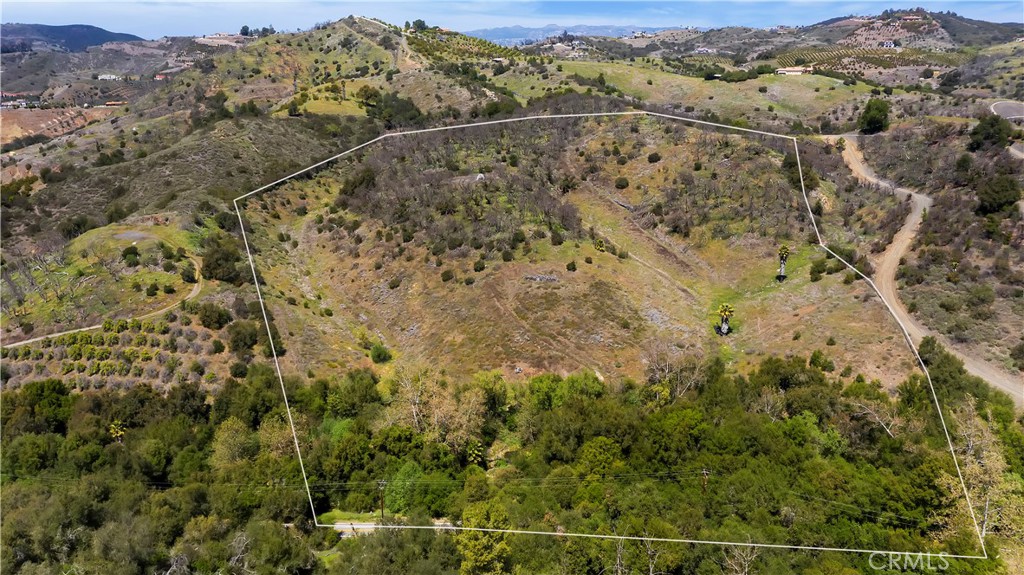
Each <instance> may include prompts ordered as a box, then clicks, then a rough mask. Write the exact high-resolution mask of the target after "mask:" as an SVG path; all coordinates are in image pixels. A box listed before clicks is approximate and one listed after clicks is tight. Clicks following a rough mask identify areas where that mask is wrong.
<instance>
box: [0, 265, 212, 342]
mask: <svg viewBox="0 0 1024 575" xmlns="http://www.w3.org/2000/svg"><path fill="white" fill-rule="evenodd" d="M189 261H191V262H192V265H193V266H195V268H196V283H195V284H194V285H193V286H192V290H191V291H189V292H188V295H186V296H185V297H183V298H181V299H180V300H178V301H176V302H174V303H172V304H171V305H168V306H164V307H162V308H160V309H158V310H155V311H151V312H149V313H145V314H142V315H140V316H136V317H134V318H131V319H137V320H144V319H149V318H151V317H156V316H158V315H163V314H164V313H166V312H168V311H170V310H172V309H174V308H176V307H178V306H179V305H181V303H182V302H185V301H188V300H190V299H195V298H196V297H198V296H199V292H201V291H203V274H202V269H201V268H200V267H199V261H198V260H196V259H193V258H189ZM101 327H103V324H96V325H90V326H86V327H79V328H75V329H69V330H65V331H58V332H57V333H49V334H46V335H41V336H39V337H33V338H32V339H25V340H22V341H16V342H14V343H4V344H2V347H18V346H20V345H27V344H30V343H35V342H37V341H43V340H44V339H46V338H48V337H60V336H62V335H67V334H69V333H78V332H80V331H92V330H94V329H100V328H101Z"/></svg>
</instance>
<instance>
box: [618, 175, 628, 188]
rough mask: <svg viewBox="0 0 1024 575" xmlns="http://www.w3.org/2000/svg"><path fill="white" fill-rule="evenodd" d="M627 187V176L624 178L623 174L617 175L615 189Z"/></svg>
mask: <svg viewBox="0 0 1024 575" xmlns="http://www.w3.org/2000/svg"><path fill="white" fill-rule="evenodd" d="M628 187H629V179H628V178H626V177H625V176H619V177H617V178H615V189H617V190H625V189H626V188H628Z"/></svg>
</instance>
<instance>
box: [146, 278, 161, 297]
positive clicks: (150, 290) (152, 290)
mask: <svg viewBox="0 0 1024 575" xmlns="http://www.w3.org/2000/svg"><path fill="white" fill-rule="evenodd" d="M158 291H160V286H158V285H156V282H153V283H151V284H149V286H148V287H147V288H146V295H148V296H149V297H153V296H155V295H156V294H157V292H158Z"/></svg>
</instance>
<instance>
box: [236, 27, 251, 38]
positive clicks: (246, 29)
mask: <svg viewBox="0 0 1024 575" xmlns="http://www.w3.org/2000/svg"><path fill="white" fill-rule="evenodd" d="M238 33H239V34H241V35H242V36H248V35H249V27H248V26H242V29H241V30H239V31H238Z"/></svg>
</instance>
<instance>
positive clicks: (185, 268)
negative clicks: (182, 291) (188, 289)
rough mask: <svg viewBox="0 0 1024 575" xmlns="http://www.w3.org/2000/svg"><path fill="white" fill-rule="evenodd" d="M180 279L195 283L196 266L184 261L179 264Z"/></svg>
mask: <svg viewBox="0 0 1024 575" xmlns="http://www.w3.org/2000/svg"><path fill="white" fill-rule="evenodd" d="M180 275H181V280H182V281H184V282H185V283H189V284H194V283H196V268H195V266H194V265H192V262H185V263H184V264H182V266H181V272H180Z"/></svg>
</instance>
